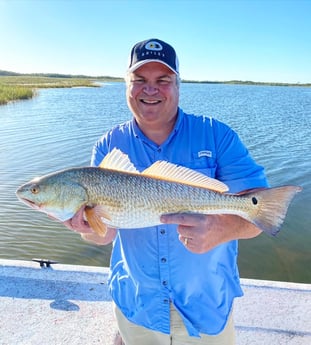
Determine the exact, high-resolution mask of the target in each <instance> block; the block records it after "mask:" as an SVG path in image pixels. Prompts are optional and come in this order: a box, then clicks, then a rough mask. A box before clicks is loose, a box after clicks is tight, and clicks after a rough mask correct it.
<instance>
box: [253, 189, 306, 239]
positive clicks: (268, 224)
mask: <svg viewBox="0 0 311 345" xmlns="http://www.w3.org/2000/svg"><path fill="white" fill-rule="evenodd" d="M301 190H302V188H301V187H298V186H283V187H275V188H268V189H264V190H260V191H258V192H255V193H250V196H251V200H252V203H253V204H254V205H255V204H257V203H259V208H258V212H257V215H256V216H255V218H254V219H252V222H253V223H254V224H255V225H256V226H257V227H259V228H260V229H261V230H263V231H264V232H266V233H268V234H270V235H272V236H275V235H276V234H277V233H278V232H279V231H280V229H281V225H282V224H283V222H284V219H285V217H286V213H287V209H288V207H289V204H290V202H291V201H292V199H293V198H294V196H295V194H296V193H298V192H300V191H301Z"/></svg>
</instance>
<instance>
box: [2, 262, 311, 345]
mask: <svg viewBox="0 0 311 345" xmlns="http://www.w3.org/2000/svg"><path fill="white" fill-rule="evenodd" d="M107 276H108V269H107V268H101V267H89V266H73V265H60V264H56V265H52V266H51V267H45V266H44V267H40V265H39V263H35V262H28V261H15V260H0V314H1V316H2V320H1V323H0V345H41V344H45V345H61V344H71V345H75V344H83V345H88V344H105V345H112V344H113V343H114V337H115V334H116V331H117V328H116V324H115V321H114V318H113V315H112V312H111V298H110V296H109V292H108V289H107ZM241 281H242V285H243V290H244V293H245V295H244V296H243V297H242V298H237V299H236V302H235V308H234V320H235V325H236V329H237V345H250V344H251V345H257V344H258V345H267V344H273V345H277V344H282V345H284V344H293V345H310V344H311V284H296V283H284V282H272V281H261V280H250V279H242V280H241Z"/></svg>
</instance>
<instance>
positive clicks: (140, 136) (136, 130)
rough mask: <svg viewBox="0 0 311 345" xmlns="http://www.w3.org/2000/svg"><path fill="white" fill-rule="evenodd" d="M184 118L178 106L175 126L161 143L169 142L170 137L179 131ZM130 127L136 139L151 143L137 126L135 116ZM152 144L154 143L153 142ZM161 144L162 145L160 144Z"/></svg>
mask: <svg viewBox="0 0 311 345" xmlns="http://www.w3.org/2000/svg"><path fill="white" fill-rule="evenodd" d="M183 118H184V112H183V111H182V109H180V108H178V109H177V119H176V123H175V126H174V128H173V130H172V132H171V133H170V135H169V136H168V138H167V139H166V141H165V142H164V143H163V145H165V143H167V142H169V141H170V140H171V138H172V137H173V136H174V135H175V134H176V133H177V132H178V131H179V129H180V127H181V124H182V121H183ZM131 122H132V129H133V133H134V135H135V137H136V138H137V139H140V140H142V141H144V142H146V143H148V144H150V143H153V142H152V141H151V140H150V139H149V138H148V137H146V136H145V134H144V133H143V132H142V131H141V129H140V128H139V126H138V124H137V122H136V120H135V118H133V119H132V121H131ZM153 145H154V143H153ZM161 146H162V145H161Z"/></svg>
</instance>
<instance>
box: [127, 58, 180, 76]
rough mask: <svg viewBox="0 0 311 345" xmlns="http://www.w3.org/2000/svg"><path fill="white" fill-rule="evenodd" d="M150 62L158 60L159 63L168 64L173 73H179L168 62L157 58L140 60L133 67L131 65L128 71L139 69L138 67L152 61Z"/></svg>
mask: <svg viewBox="0 0 311 345" xmlns="http://www.w3.org/2000/svg"><path fill="white" fill-rule="evenodd" d="M150 62H158V63H160V64H162V65H164V66H166V67H167V68H169V69H170V70H171V71H172V72H173V73H175V74H178V72H177V71H176V70H174V68H172V67H171V66H170V65H168V64H167V63H165V62H163V61H161V60H157V59H146V60H142V61H139V62H137V63H136V64H134V65H133V66H132V67H130V68H129V69H128V70H127V71H128V72H130V73H131V72H134V71H136V70H137V68H139V67H141V66H143V65H146V64H147V63H150Z"/></svg>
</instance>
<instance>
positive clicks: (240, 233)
mask: <svg viewBox="0 0 311 345" xmlns="http://www.w3.org/2000/svg"><path fill="white" fill-rule="evenodd" d="M161 222H162V223H166V224H177V225H178V228H177V231H178V233H179V240H180V241H181V242H182V243H183V244H184V245H185V246H186V248H187V249H188V250H190V251H191V252H193V253H197V254H202V253H206V252H208V251H209V250H211V249H213V248H214V247H216V246H218V245H219V244H222V243H225V242H228V241H232V240H237V239H246V238H253V237H256V236H258V235H259V234H260V233H261V230H259V229H258V228H257V227H256V226H255V225H253V224H251V223H250V222H248V221H246V220H245V219H243V218H241V217H239V216H236V215H229V214H219V215H218V214H217V215H203V214H193V213H175V214H166V215H162V216H161Z"/></svg>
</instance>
